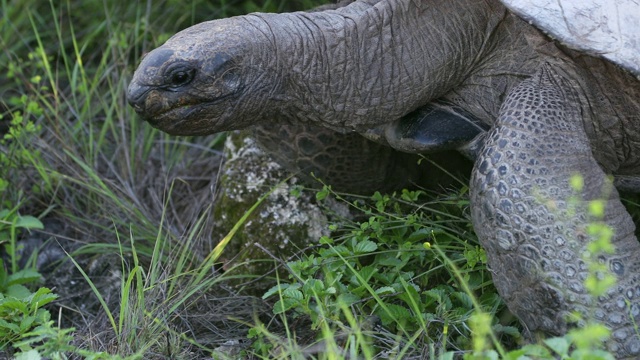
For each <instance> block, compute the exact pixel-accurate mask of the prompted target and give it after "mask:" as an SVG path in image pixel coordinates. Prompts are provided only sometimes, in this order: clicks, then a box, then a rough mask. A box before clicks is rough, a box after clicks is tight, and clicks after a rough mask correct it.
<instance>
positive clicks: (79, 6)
mask: <svg viewBox="0 0 640 360" xmlns="http://www.w3.org/2000/svg"><path fill="white" fill-rule="evenodd" d="M285 4H286V2H284V1H267V2H266V3H265V4H256V3H252V2H246V3H240V2H237V1H220V2H209V1H192V2H189V3H185V2H182V1H146V2H129V1H108V2H100V1H78V0H75V1H74V0H68V1H62V2H53V1H51V2H47V1H35V0H33V1H22V2H10V1H7V0H4V1H2V2H1V3H0V6H1V10H2V18H1V19H0V45H1V46H2V49H3V50H2V52H3V54H2V55H3V56H1V57H0V69H3V71H2V73H1V74H0V79H1V80H0V91H1V92H2V101H1V102H0V111H1V114H2V118H1V119H0V131H1V132H2V136H3V137H4V139H5V140H4V141H3V143H2V144H1V147H0V150H1V151H2V152H1V154H2V157H1V158H0V161H1V162H2V173H1V174H0V179H1V180H0V187H1V188H2V192H1V197H2V207H0V215H1V216H2V219H0V220H1V221H2V222H3V224H4V223H5V222H6V223H7V227H6V228H7V231H6V233H8V235H6V238H7V239H8V240H5V237H4V234H5V232H4V231H3V230H2V229H4V228H5V227H4V225H2V227H1V228H0V230H2V232H1V233H2V234H3V238H2V239H0V240H1V241H2V244H3V245H5V248H6V250H8V251H6V253H7V257H5V259H6V262H5V265H6V266H4V268H5V269H7V272H6V273H5V272H3V273H2V274H3V275H2V276H0V279H5V280H3V281H4V284H6V285H3V286H4V287H2V288H1V290H2V292H3V294H5V295H8V294H12V293H11V292H8V290H7V289H15V288H17V286H18V285H20V286H22V285H21V284H25V285H28V288H27V287H25V288H24V291H30V292H29V293H27V292H23V293H22V295H24V296H23V298H26V297H28V296H31V295H32V294H36V291H38V290H37V284H38V283H40V284H42V278H44V283H45V284H46V285H47V287H44V288H43V289H48V290H47V291H49V292H50V289H51V288H54V289H55V290H56V291H57V292H58V293H59V294H60V295H58V300H56V301H53V300H54V299H55V296H53V297H51V296H48V297H46V299H47V300H46V302H45V301H42V299H44V297H43V296H45V294H40V293H37V294H38V295H37V296H39V298H37V299H41V300H40V301H39V302H38V301H36V300H37V299H36V300H34V297H33V296H32V297H31V298H30V299H29V301H31V303H29V304H32V305H34V306H36V307H35V308H28V307H26V308H25V314H27V313H30V312H32V311H36V310H37V314H39V315H37V316H36V318H35V320H28V321H29V324H26V323H24V322H23V324H19V325H18V330H19V333H17V334H18V338H10V339H9V340H10V341H7V342H5V343H3V345H2V349H0V352H2V354H5V355H7V356H9V355H11V354H16V355H18V354H20V353H22V355H20V356H36V355H34V354H40V355H42V356H46V357H53V358H59V357H60V356H62V357H64V356H66V355H64V354H71V355H73V354H75V355H73V356H78V357H92V356H93V357H102V356H108V355H107V354H109V353H110V354H119V355H120V356H123V357H127V356H131V357H133V358H153V357H154V356H155V357H158V358H164V357H165V356H169V357H171V358H181V357H182V356H183V355H181V354H189V356H190V357H191V356H193V354H194V352H196V353H197V352H199V351H204V352H205V353H207V352H211V350H210V349H209V350H202V349H207V347H208V346H213V345H215V343H216V341H221V340H220V339H221V337H220V336H217V337H216V336H213V337H212V336H206V337H207V338H210V339H209V340H207V339H204V340H203V339H197V337H198V336H200V335H201V334H202V333H203V331H204V330H203V329H209V330H211V331H207V332H211V333H216V332H219V333H220V332H221V331H216V330H215V327H216V326H225V327H226V330H225V332H226V333H225V334H224V336H222V339H224V341H226V340H227V338H228V337H229V336H234V334H235V333H237V332H238V331H239V330H238V329H240V328H242V325H238V324H236V323H234V324H230V323H229V320H228V318H227V316H226V315H227V313H229V314H231V315H233V316H234V317H236V318H239V319H241V318H243V316H244V317H246V320H247V321H249V320H250V319H251V316H252V314H253V313H254V310H255V306H254V305H252V303H251V302H252V300H251V299H250V298H246V299H243V298H242V297H241V296H236V295H237V294H234V293H233V292H230V291H225V290H218V291H217V292H216V294H217V295H216V297H215V299H212V298H211V297H209V298H208V299H207V301H199V299H202V297H203V296H205V295H204V294H206V293H207V292H210V291H211V289H212V288H213V287H214V285H215V284H216V282H217V280H216V277H215V276H202V274H211V275H213V273H212V270H213V268H212V267H211V264H210V263H206V262H203V261H204V259H205V257H206V252H203V250H204V249H211V248H213V246H214V244H211V243H210V241H212V239H213V238H214V237H213V236H212V235H211V234H210V231H211V229H210V226H209V223H208V222H207V221H206V220H207V219H208V218H209V216H210V210H211V204H212V200H213V184H214V180H215V178H216V172H217V168H218V165H219V161H220V156H219V149H220V148H221V140H222V137H221V136H211V137H206V138H199V139H185V138H174V137H168V136H166V135H164V134H162V133H160V132H158V131H155V130H153V129H151V128H150V127H149V126H147V125H146V124H142V123H141V122H139V121H137V120H136V119H135V116H134V114H133V111H132V110H131V109H130V108H129V106H128V105H127V103H126V97H125V91H126V88H127V85H128V79H129V78H130V76H131V74H132V73H133V70H134V69H135V67H136V65H137V63H138V62H139V60H140V58H141V57H142V54H144V53H145V52H147V51H149V50H151V49H153V48H154V47H156V46H158V45H160V44H161V43H162V42H163V41H165V40H166V39H167V38H168V37H169V36H171V35H172V34H174V33H175V32H177V31H179V30H181V29H182V28H185V27H187V26H189V25H192V24H194V23H197V22H200V21H204V20H210V19H213V18H217V17H225V16H231V15H236V14H240V13H245V12H247V11H254V10H259V9H261V8H265V9H267V10H271V11H282V10H285V9H286V8H287V7H289V8H291V7H292V6H291V5H285ZM294 6H298V7H303V6H305V4H301V3H296V4H295V5H294ZM306 6H310V4H306ZM23 214H29V216H30V217H27V216H26V215H23ZM30 219H33V220H30ZM40 228H42V229H40ZM37 229H39V230H40V231H38V232H36V231H35V230H37ZM29 230H33V231H31V232H30V231H29ZM7 244H9V245H7ZM25 244H28V246H27V245H25ZM18 248H20V249H26V248H28V250H29V251H26V250H24V251H19V249H18ZM22 254H24V257H27V256H30V254H38V256H39V257H38V258H33V259H32V261H30V262H25V261H20V260H26V259H21V257H22V256H23V255H22ZM38 259H46V261H45V260H38ZM204 264H206V265H208V266H209V268H205V267H204V266H205V265H204ZM23 269H30V270H23ZM38 271H39V272H40V273H42V274H44V275H45V276H41V275H40V273H38ZM198 274H200V275H198ZM3 276H4V277H3ZM196 280H197V281H196ZM20 289H22V288H20ZM31 291H33V292H31ZM43 291H44V292H47V291H45V290H43ZM14 295H15V294H14ZM209 296H211V295H209ZM232 297H233V299H232V300H229V298H232ZM33 301H36V303H38V305H35V304H33ZM52 301H53V302H52ZM47 303H48V305H47ZM29 304H27V305H29ZM43 305H47V306H48V307H47V308H40V306H43ZM25 306H26V305H25ZM212 307H215V308H216V309H217V310H216V311H212ZM187 309H192V310H193V309H197V311H199V312H201V313H207V312H208V313H210V314H212V315H213V316H205V317H204V318H197V319H196V320H193V317H192V318H191V319H190V318H189V317H188V316H186V315H185V314H186V313H187V312H186V311H187ZM225 309H226V310H225ZM220 311H222V312H220ZM225 311H226V312H225ZM4 319H5V320H6V319H8V318H4ZM52 319H55V321H53V320H52ZM14 320H15V321H18V322H20V321H22V320H20V319H18V318H16V319H14ZM19 320H20V321H19ZM12 321H13V320H12ZM196 323H197V324H196ZM9 325H11V324H9ZM9 325H8V326H9ZM44 325H46V326H47V328H46V329H45V328H44V327H42V326H44ZM74 328H75V332H74V331H73V329H74ZM51 329H59V332H55V331H54V332H51V331H53V330H51ZM63 329H70V330H63ZM32 330H33V331H32ZM52 344H57V345H59V346H57V348H55V349H54V348H52V347H51V346H52ZM207 344H208V345H207ZM212 344H213V345H212ZM34 352H35V353H34ZM154 354H155V355H154ZM1 356H2V355H0V357H1Z"/></svg>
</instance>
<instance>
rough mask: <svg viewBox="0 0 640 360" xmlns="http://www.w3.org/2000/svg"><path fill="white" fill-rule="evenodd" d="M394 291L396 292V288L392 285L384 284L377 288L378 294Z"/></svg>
mask: <svg viewBox="0 0 640 360" xmlns="http://www.w3.org/2000/svg"><path fill="white" fill-rule="evenodd" d="M394 292H396V289H394V288H392V287H391V286H384V287H381V288H379V289H376V294H378V295H383V294H393V293H394Z"/></svg>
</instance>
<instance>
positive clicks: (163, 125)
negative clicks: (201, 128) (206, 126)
mask: <svg viewBox="0 0 640 360" xmlns="http://www.w3.org/2000/svg"><path fill="white" fill-rule="evenodd" d="M201 108H202V105H201V104H188V105H182V106H179V107H176V108H170V109H167V110H164V111H161V112H158V113H156V114H153V115H147V114H141V116H142V118H143V119H144V120H145V121H146V122H148V123H149V125H151V126H153V127H154V128H156V129H159V130H162V131H164V132H166V133H168V134H171V135H190V132H191V131H189V130H190V129H191V128H192V127H191V126H189V125H188V124H189V123H190V122H193V121H194V118H195V120H198V118H197V116H195V114H196V113H197V112H198V110H199V109H201Z"/></svg>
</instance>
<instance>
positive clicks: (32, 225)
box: [16, 215, 44, 229]
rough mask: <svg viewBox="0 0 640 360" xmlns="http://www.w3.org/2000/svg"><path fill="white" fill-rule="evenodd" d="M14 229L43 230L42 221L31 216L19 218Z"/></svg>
mask: <svg viewBox="0 0 640 360" xmlns="http://www.w3.org/2000/svg"><path fill="white" fill-rule="evenodd" d="M16 227H19V228H24V229H44V225H43V224H42V221H40V220H38V218H36V217H33V216H31V215H25V216H20V217H19V218H18V221H17V222H16Z"/></svg>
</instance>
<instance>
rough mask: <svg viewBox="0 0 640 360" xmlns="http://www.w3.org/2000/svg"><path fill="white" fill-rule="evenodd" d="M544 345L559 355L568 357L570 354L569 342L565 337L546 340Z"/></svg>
mask: <svg viewBox="0 0 640 360" xmlns="http://www.w3.org/2000/svg"><path fill="white" fill-rule="evenodd" d="M544 343H545V344H546V345H547V346H548V347H549V348H550V349H551V350H553V351H554V352H555V353H556V354H558V355H561V356H566V355H568V353H569V342H568V341H567V339H565V338H563V337H555V338H549V339H545V340H544Z"/></svg>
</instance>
